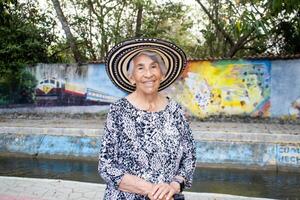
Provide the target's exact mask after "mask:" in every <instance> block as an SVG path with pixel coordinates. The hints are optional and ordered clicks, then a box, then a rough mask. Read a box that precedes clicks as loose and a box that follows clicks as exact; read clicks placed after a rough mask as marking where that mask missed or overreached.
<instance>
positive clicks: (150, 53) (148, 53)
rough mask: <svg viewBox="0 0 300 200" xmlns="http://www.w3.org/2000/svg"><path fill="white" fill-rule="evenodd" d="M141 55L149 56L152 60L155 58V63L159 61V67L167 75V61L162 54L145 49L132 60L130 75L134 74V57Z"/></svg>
mask: <svg viewBox="0 0 300 200" xmlns="http://www.w3.org/2000/svg"><path fill="white" fill-rule="evenodd" d="M141 55H145V56H148V57H149V58H150V59H151V60H153V61H154V62H155V63H157V64H158V65H159V68H160V70H161V72H162V74H163V75H165V74H166V73H167V68H166V65H165V62H164V61H163V60H162V58H161V56H160V55H159V54H158V53H156V52H154V51H149V50H145V51H141V52H139V53H138V54H136V55H135V56H134V57H133V58H132V59H131V60H130V62H129V68H128V71H127V75H128V77H131V76H132V73H133V68H134V64H133V61H134V59H136V58H137V57H139V56H141Z"/></svg>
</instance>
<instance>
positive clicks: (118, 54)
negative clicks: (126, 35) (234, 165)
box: [105, 38, 187, 92]
mask: <svg viewBox="0 0 300 200" xmlns="http://www.w3.org/2000/svg"><path fill="white" fill-rule="evenodd" d="M145 50H149V51H153V52H156V53H157V54H159V55H160V56H161V58H162V60H163V61H164V63H165V66H166V68H167V72H166V74H165V78H164V80H163V81H162V82H161V84H160V86H159V91H161V90H163V89H165V88H166V87H168V86H169V85H171V84H172V83H173V82H174V81H175V80H176V79H177V78H178V77H179V75H180V74H181V72H182V71H183V69H184V68H185V66H186V62H187V61H186V55H185V53H184V52H183V50H182V49H180V48H179V47H178V46H176V45H175V44H173V43H171V42H168V41H165V40H161V39H153V38H151V39H150V38H138V39H131V40H126V41H123V42H121V43H119V44H117V45H115V46H114V47H113V48H112V49H111V50H110V51H109V52H108V54H107V56H106V60H105V64H106V72H107V74H108V76H109V78H110V79H111V80H112V82H113V83H114V84H115V85H116V86H117V87H119V88H120V89H122V90H124V91H126V92H133V91H134V90H135V86H134V85H133V84H131V83H130V81H129V78H128V76H127V71H128V68H129V63H130V61H131V59H132V58H133V57H134V56H135V55H137V54H138V53H139V52H141V51H145Z"/></svg>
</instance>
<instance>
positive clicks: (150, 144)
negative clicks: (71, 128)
mask: <svg viewBox="0 0 300 200" xmlns="http://www.w3.org/2000/svg"><path fill="white" fill-rule="evenodd" d="M185 64H186V57H185V54H184V53H183V51H182V50H181V49H180V48H178V47H177V46H176V45H174V44H172V43H169V42H167V41H163V40H158V39H136V40H128V41H125V42H123V43H120V44H118V45H116V46H115V47H114V48H113V49H111V51H110V52H109V54H108V56H107V59H106V70H107V72H108V75H109V77H110V78H111V80H112V81H113V83H114V84H115V85H116V86H118V87H119V88H121V89H123V90H124V91H127V92H129V93H130V94H129V95H128V96H126V97H124V98H121V99H119V100H118V101H117V102H115V103H114V104H112V105H111V107H110V111H109V113H108V116H107V121H106V125H105V129H104V135H103V138H102V143H101V150H100V155H99V166H98V171H99V174H100V175H101V176H102V178H103V179H104V180H105V181H106V183H107V188H106V192H105V197H104V199H109V200H113V199H132V200H133V199H134V200H139V199H167V200H168V199H173V197H174V195H176V194H179V193H181V192H182V190H183V189H184V188H185V187H190V186H191V182H192V176H193V172H194V168H195V147H194V140H193V137H192V133H191V129H190V127H189V124H188V122H187V121H186V119H185V117H184V112H183V110H182V108H181V107H180V105H179V104H178V103H176V102H175V101H174V100H172V99H170V98H169V97H166V96H164V95H163V94H161V93H160V92H159V91H160V90H162V89H164V88H166V87H168V86H169V85H170V84H171V83H173V82H174V81H175V80H176V79H177V78H178V76H179V75H180V73H181V72H182V70H183V69H184V67H185Z"/></svg>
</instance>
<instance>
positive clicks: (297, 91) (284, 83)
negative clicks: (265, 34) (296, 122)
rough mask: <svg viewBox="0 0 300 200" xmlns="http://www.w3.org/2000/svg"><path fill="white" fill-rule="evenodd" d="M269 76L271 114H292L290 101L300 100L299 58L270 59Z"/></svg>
mask: <svg viewBox="0 0 300 200" xmlns="http://www.w3.org/2000/svg"><path fill="white" fill-rule="evenodd" d="M271 76H272V87H271V89H272V91H271V116H272V117H278V116H287V115H290V114H292V113H290V111H291V109H292V102H293V101H296V100H297V99H298V98H299V100H300V78H299V77H300V60H276V61H272V73H271ZM299 117H300V115H299Z"/></svg>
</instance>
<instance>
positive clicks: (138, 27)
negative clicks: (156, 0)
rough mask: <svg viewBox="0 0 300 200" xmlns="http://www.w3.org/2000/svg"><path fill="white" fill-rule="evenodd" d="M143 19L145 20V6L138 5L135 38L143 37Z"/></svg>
mask: <svg viewBox="0 0 300 200" xmlns="http://www.w3.org/2000/svg"><path fill="white" fill-rule="evenodd" d="M142 18H143V4H141V3H140V4H139V5H138V13H137V17H136V28H135V37H141V35H142V33H141V27H142Z"/></svg>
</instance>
